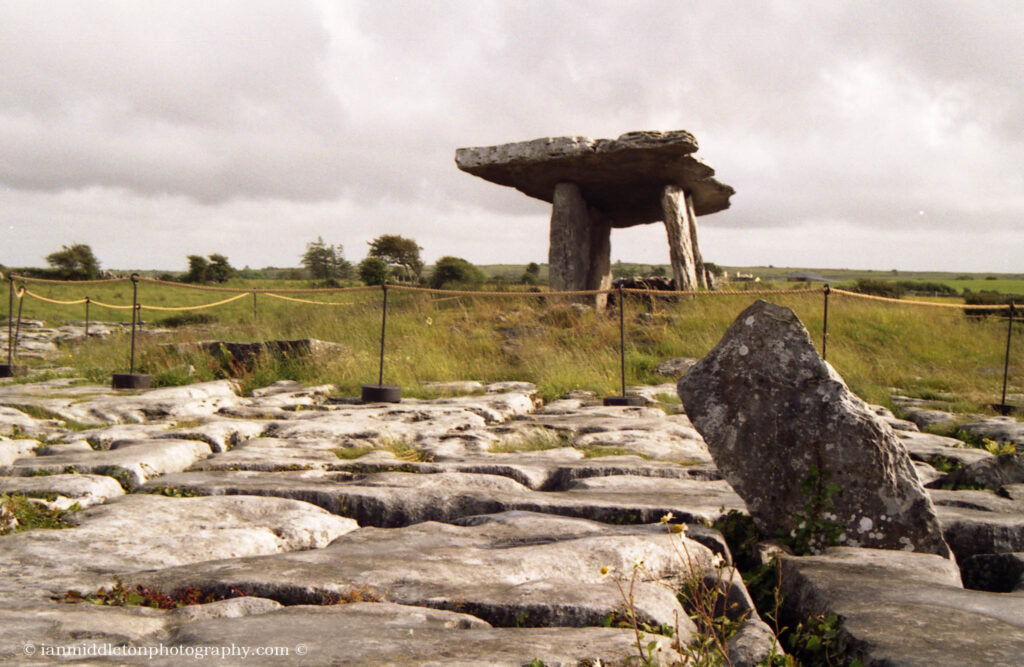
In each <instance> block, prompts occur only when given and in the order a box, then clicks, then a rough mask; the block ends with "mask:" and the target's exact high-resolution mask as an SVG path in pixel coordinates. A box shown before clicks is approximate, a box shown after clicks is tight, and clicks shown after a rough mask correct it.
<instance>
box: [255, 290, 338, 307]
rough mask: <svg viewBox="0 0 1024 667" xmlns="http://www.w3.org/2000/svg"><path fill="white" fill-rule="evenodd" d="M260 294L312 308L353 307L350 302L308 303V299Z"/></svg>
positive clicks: (268, 293) (266, 293)
mask: <svg viewBox="0 0 1024 667" xmlns="http://www.w3.org/2000/svg"><path fill="white" fill-rule="evenodd" d="M261 294H263V296H271V297H274V298H275V299H281V300H282V301H294V302H295V303H309V304H312V305H314V306H353V305H355V304H354V303H353V302H351V301H348V302H346V303H330V302H326V301H310V300H309V299H296V298H295V297H290V296H281V295H280V294H272V293H270V292H261Z"/></svg>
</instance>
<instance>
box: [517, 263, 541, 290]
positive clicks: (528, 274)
mask: <svg viewBox="0 0 1024 667" xmlns="http://www.w3.org/2000/svg"><path fill="white" fill-rule="evenodd" d="M519 282H521V283H523V284H524V285H536V284H537V283H539V282H540V264H538V263H537V262H530V263H529V264H527V265H526V270H525V271H523V275H522V276H521V277H520V278H519Z"/></svg>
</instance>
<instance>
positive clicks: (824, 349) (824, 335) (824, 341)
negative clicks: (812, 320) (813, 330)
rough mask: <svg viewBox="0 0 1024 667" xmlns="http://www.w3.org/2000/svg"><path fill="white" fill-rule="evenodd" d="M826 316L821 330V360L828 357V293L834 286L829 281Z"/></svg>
mask: <svg viewBox="0 0 1024 667" xmlns="http://www.w3.org/2000/svg"><path fill="white" fill-rule="evenodd" d="M824 292H825V316H824V320H823V322H822V327H821V329H822V331H821V360H822V361H825V360H827V359H828V295H829V293H831V292H832V288H831V287H829V285H828V283H825V290H824Z"/></svg>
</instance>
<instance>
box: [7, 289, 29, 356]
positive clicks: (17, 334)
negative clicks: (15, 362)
mask: <svg viewBox="0 0 1024 667" xmlns="http://www.w3.org/2000/svg"><path fill="white" fill-rule="evenodd" d="M24 305H25V288H24V287H22V288H21V293H20V294H18V326H17V327H16V328H15V329H14V345H12V346H11V347H13V348H14V349H17V348H18V339H19V338H21V309H22V307H24ZM7 342H8V344H9V343H10V339H8V340H7Z"/></svg>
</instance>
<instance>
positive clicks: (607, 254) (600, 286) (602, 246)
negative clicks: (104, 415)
mask: <svg viewBox="0 0 1024 667" xmlns="http://www.w3.org/2000/svg"><path fill="white" fill-rule="evenodd" d="M590 218H591V221H592V222H591V225H590V264H589V267H588V269H587V284H586V287H585V289H588V290H607V289H611V286H612V225H611V222H610V221H609V220H608V219H607V218H605V217H604V216H602V215H601V214H600V213H599V212H598V211H595V210H591V211H590ZM607 304H608V295H607V294H598V295H597V296H596V298H595V299H594V307H595V308H597V309H598V310H601V309H603V308H604V307H605V306H606V305H607Z"/></svg>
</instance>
